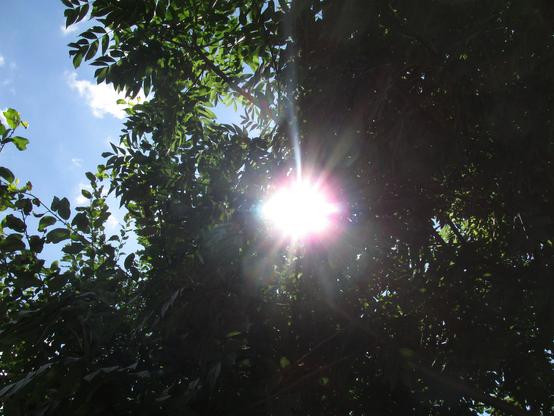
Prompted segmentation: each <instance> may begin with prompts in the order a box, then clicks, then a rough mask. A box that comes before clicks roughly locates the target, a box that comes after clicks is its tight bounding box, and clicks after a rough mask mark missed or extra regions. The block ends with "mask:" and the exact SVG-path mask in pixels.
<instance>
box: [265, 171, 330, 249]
mask: <svg viewBox="0 0 554 416" xmlns="http://www.w3.org/2000/svg"><path fill="white" fill-rule="evenodd" d="M337 212H338V206H337V204H336V203H334V202H332V201H331V200H330V198H329V196H328V195H327V193H326V192H325V191H324V190H323V189H321V187H318V186H317V185H316V184H314V183H310V182H307V181H302V180H296V181H293V182H291V183H289V184H284V185H283V186H281V187H279V188H278V189H276V191H275V192H274V193H273V194H272V195H270V197H269V199H268V200H267V201H266V202H265V203H264V204H263V206H262V216H263V218H264V219H265V220H266V221H267V222H268V223H269V224H270V225H271V227H272V228H274V229H275V230H277V231H278V232H280V233H282V234H283V235H285V236H286V237H289V238H291V239H293V240H299V239H306V238H309V237H312V236H318V235H321V234H322V233H323V232H325V231H326V230H328V229H329V227H330V226H331V225H332V224H333V218H334V217H335V215H336V214H337Z"/></svg>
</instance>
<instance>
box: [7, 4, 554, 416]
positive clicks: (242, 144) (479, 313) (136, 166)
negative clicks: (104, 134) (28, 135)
mask: <svg viewBox="0 0 554 416" xmlns="http://www.w3.org/2000/svg"><path fill="white" fill-rule="evenodd" d="M62 1H63V3H64V4H65V6H66V9H65V16H66V19H67V25H68V26H69V25H72V24H74V23H77V22H79V21H82V20H86V21H88V23H87V26H86V27H88V29H87V30H86V31H85V32H83V33H81V34H80V35H79V36H78V39H76V40H75V42H73V43H70V44H69V54H70V56H71V59H72V60H73V63H74V65H75V67H78V66H79V65H81V64H83V63H84V62H88V63H90V64H91V65H93V66H95V67H97V70H96V72H95V77H96V79H97V81H98V82H99V83H101V82H106V83H108V84H110V85H112V86H114V87H115V88H116V89H117V90H118V91H125V92H126V94H127V96H128V99H129V100H130V101H131V102H132V104H131V106H130V107H129V108H128V110H127V113H128V116H127V119H126V121H125V124H124V128H123V130H122V132H121V137H120V142H119V143H118V144H114V145H113V146H112V147H113V151H112V152H107V153H105V154H103V157H104V158H105V163H104V164H102V165H100V166H99V167H98V171H97V172H95V173H90V172H88V173H87V177H88V179H89V180H90V181H91V185H92V189H93V192H92V193H89V192H87V193H86V195H84V196H85V197H87V198H88V199H89V201H90V203H89V204H88V205H87V206H84V207H78V208H76V209H74V210H73V212H72V211H71V207H70V204H69V201H68V200H67V199H65V198H55V199H54V201H53V202H52V204H46V203H44V202H43V201H41V200H40V198H39V197H37V196H36V195H35V193H34V192H36V193H37V194H38V193H39V192H40V190H39V191H35V190H32V189H31V186H30V184H27V185H25V186H21V185H19V183H18V182H17V180H16V179H15V177H14V174H13V173H12V172H11V171H9V169H7V168H4V167H3V168H0V176H1V177H2V182H1V186H0V191H1V194H0V203H1V205H0V206H1V209H2V210H3V211H4V217H3V220H2V227H3V231H2V235H1V241H0V250H1V252H2V261H1V265H0V279H1V280H0V282H1V283H0V290H1V292H0V296H1V298H0V299H1V301H0V302H1V303H0V313H1V314H2V324H1V331H2V332H1V337H0V344H1V355H0V363H1V368H2V370H1V373H0V380H1V381H0V382H1V383H2V385H3V386H4V387H3V388H2V389H1V390H0V399H1V400H2V401H3V405H2V412H3V413H4V414H6V415H10V416H11V415H198V416H200V415H359V416H362V415H367V416H369V415H402V414H409V415H444V414H454V415H480V414H485V413H488V414H491V415H497V416H500V415H549V414H551V413H552V412H553V411H554V394H553V392H554V371H553V365H554V364H553V363H554V361H553V360H554V357H553V352H552V351H553V350H554V349H553V341H554V327H553V325H554V303H553V299H554V298H553V294H554V279H553V270H552V269H553V260H554V258H553V254H554V246H553V244H554V222H553V214H552V213H553V212H554V175H553V173H554V170H553V166H552V161H553V158H554V134H553V133H554V130H553V126H554V125H553V107H552V106H553V99H554V79H553V75H554V60H553V58H554V50H553V48H554V37H553V34H552V33H553V32H552V22H553V21H554V8H553V7H552V5H550V3H549V2H548V1H544V0H527V1H509V2H506V1H500V0H491V1H488V2H481V1H474V0H456V1H455V0H423V1H419V2H400V1H382V0H345V1H330V0H292V1H285V0H282V1H281V0H279V1H259V0H246V1H244V0H241V1H238V0H225V1H223V0H214V1H206V0H144V1H140V2H137V1H134V0H118V1H116V0H62ZM141 93H144V94H145V96H147V97H148V98H147V99H146V100H145V101H137V99H136V98H137V96H138V95H139V94H141ZM218 104H219V105H221V104H223V105H227V106H231V107H233V106H234V108H235V110H236V111H237V112H239V113H240V114H241V122H240V123H237V124H222V123H220V122H218V120H217V118H216V116H215V114H214V112H213V111H214V107H215V106H217V105H218ZM5 115H6V119H7V123H8V125H7V126H2V127H1V130H0V133H1V134H2V147H3V146H4V145H10V146H11V145H15V146H17V147H18V148H20V149H24V148H25V146H26V144H27V141H26V139H24V138H22V137H20V136H16V133H15V130H16V128H18V127H19V128H21V127H22V126H21V124H22V122H21V119H20V117H19V114H18V113H17V112H16V111H15V110H8V112H7V113H5ZM24 126H25V125H23V127H24ZM298 161H300V163H301V165H300V164H299V162H298ZM300 166H301V167H302V172H303V174H304V175H311V176H312V177H316V178H324V180H326V181H328V182H329V183H332V184H333V188H334V189H335V191H336V193H337V195H338V198H339V199H340V200H341V201H342V204H343V209H342V211H341V215H340V218H339V219H338V221H339V222H340V232H337V235H336V236H333V238H328V239H321V240H320V241H317V242H305V243H303V244H292V243H291V242H290V241H289V242H287V241H282V239H279V238H277V237H276V236H275V235H274V234H272V233H271V232H270V230H268V229H267V227H265V224H264V223H263V221H261V219H260V216H259V215H258V212H257V210H258V207H259V204H260V201H262V200H263V199H264V198H265V197H266V195H267V193H268V190H269V189H270V187H271V184H273V183H275V182H276V181H279V179H280V178H282V177H283V176H284V175H286V174H287V173H290V172H296V173H292V175H294V174H298V170H299V167H300ZM85 192H86V191H85ZM106 192H110V193H113V194H115V195H116V196H117V197H119V199H120V201H121V204H122V205H123V206H124V207H125V208H126V210H127V212H128V214H127V217H126V219H127V221H126V225H125V227H124V228H123V229H122V230H121V232H120V233H119V234H116V235H109V234H108V233H107V232H106V230H105V228H104V223H105V221H106V220H107V218H108V216H109V211H108V208H107V206H106V203H105V197H106ZM33 218H36V219H33ZM37 221H38V223H37ZM37 224H38V226H37ZM130 232H132V233H134V234H136V236H137V238H138V240H139V242H140V244H141V248H140V249H139V250H137V251H135V252H132V253H128V252H127V251H128V250H127V249H126V244H125V241H126V239H127V238H128V235H129V233H130ZM44 244H62V245H63V255H62V257H61V258H60V261H59V262H54V263H51V264H49V263H47V262H45V261H44V259H41V251H42V248H43V245H44Z"/></svg>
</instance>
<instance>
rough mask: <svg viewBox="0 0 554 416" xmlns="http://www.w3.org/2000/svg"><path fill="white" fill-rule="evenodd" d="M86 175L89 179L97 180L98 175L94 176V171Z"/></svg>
mask: <svg viewBox="0 0 554 416" xmlns="http://www.w3.org/2000/svg"><path fill="white" fill-rule="evenodd" d="M85 176H86V177H87V179H88V180H89V181H91V182H96V176H94V174H93V173H92V172H87V173H85Z"/></svg>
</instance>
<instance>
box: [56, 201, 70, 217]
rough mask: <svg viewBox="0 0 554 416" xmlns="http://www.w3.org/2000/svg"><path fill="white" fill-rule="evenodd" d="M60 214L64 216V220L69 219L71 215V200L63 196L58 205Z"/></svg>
mask: <svg viewBox="0 0 554 416" xmlns="http://www.w3.org/2000/svg"><path fill="white" fill-rule="evenodd" d="M57 211H58V214H60V217H62V218H63V219H64V220H67V219H69V216H70V215H71V208H70V204H69V200H68V199H67V198H62V199H61V200H60V202H59V205H58V210H57Z"/></svg>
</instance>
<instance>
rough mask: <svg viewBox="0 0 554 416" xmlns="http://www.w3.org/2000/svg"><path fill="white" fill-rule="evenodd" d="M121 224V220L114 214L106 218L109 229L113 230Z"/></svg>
mask: <svg viewBox="0 0 554 416" xmlns="http://www.w3.org/2000/svg"><path fill="white" fill-rule="evenodd" d="M118 225H119V221H118V220H117V218H115V217H114V216H113V215H110V216H109V217H108V219H107V220H106V228H107V229H108V231H113V230H115V228H116V227H117V226H118Z"/></svg>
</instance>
